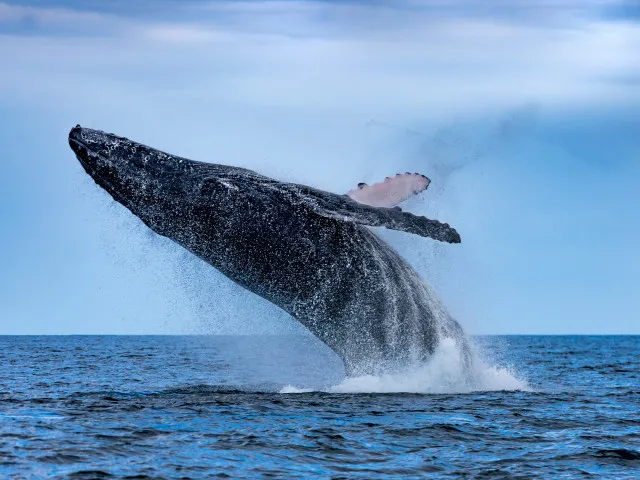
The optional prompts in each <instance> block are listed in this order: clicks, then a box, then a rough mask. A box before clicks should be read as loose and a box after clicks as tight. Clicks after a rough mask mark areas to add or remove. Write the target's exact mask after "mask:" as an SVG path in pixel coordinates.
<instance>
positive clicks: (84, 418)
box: [0, 336, 640, 479]
mask: <svg viewBox="0 0 640 480" xmlns="http://www.w3.org/2000/svg"><path fill="white" fill-rule="evenodd" d="M474 343H475V344H476V350H477V356H478V360H477V362H476V366H475V370H474V372H473V379H472V381H471V383H470V381H469V379H468V376H465V375H464V373H463V372H462V371H461V368H460V366H459V365H457V360H456V359H457V358H458V357H457V356H456V355H455V352H452V351H451V348H450V347H451V346H447V345H446V344H443V346H442V347H441V348H440V349H439V350H438V351H437V352H436V354H435V355H434V358H433V360H432V361H431V362H429V363H428V364H426V365H424V366H422V367H420V368H418V369H416V370H414V371H411V372H404V373H401V374H394V375H387V376H382V377H360V378H351V379H345V378H344V373H343V370H342V365H341V363H340V360H339V359H338V358H337V357H336V356H335V355H334V354H333V353H332V352H331V351H329V350H328V348H326V347H324V346H323V345H322V344H320V343H319V342H318V341H316V340H315V339H314V338H312V337H306V336H4V337H0V478H16V479H22V478H73V479H98V478H363V479H375V478H385V479H387V478H403V479H409V478H424V477H429V478H589V477H593V478H597V477H602V478H640V373H639V372H640V337H638V336H503V337H501V336H485V337H476V338H474Z"/></svg>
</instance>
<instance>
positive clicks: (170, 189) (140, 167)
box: [69, 125, 228, 237]
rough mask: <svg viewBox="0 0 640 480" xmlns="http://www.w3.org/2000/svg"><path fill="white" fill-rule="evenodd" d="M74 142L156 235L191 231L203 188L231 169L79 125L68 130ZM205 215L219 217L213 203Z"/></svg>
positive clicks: (84, 160) (107, 186) (97, 175)
mask: <svg viewBox="0 0 640 480" xmlns="http://www.w3.org/2000/svg"><path fill="white" fill-rule="evenodd" d="M69 146H70V147H71V149H72V150H73V152H74V153H75V154H76V157H77V158H78V160H79V161H80V163H81V165H82V166H83V167H84V169H85V171H86V172H87V173H88V174H89V175H90V176H91V178H93V180H94V181H95V182H96V183H97V184H98V185H99V186H100V187H102V188H103V189H104V190H106V191H107V192H108V193H109V194H110V195H111V196H112V197H113V198H114V199H115V200H116V201H117V202H119V203H121V204H122V205H124V206H125V207H127V208H128V209H129V210H131V212H132V213H134V214H135V215H136V216H138V217H139V218H140V219H141V220H142V221H143V222H144V223H145V224H147V225H148V226H149V227H151V228H152V229H153V230H155V231H156V232H157V233H160V234H161V235H165V236H171V237H176V236H179V234H180V230H181V229H183V230H184V229H187V228H190V229H191V231H192V226H191V225H188V222H189V220H190V219H193V217H194V215H196V216H197V215H201V214H202V211H201V210H202V205H203V202H202V198H201V194H202V192H203V187H205V186H206V185H207V181H208V180H209V179H211V178H216V177H218V176H219V175H220V174H223V173H224V169H225V168H228V167H225V166H222V165H215V164H209V163H203V162H196V161H193V160H188V159H186V158H181V157H177V156H173V155H170V154H167V153H164V152H161V151H159V150H155V149H153V148H150V147H147V146H145V145H142V144H140V143H137V142H133V141H131V140H129V139H127V138H123V137H119V136H116V135H113V134H110V133H106V132H103V131H100V130H93V129H89V128H82V127H80V126H79V125H78V126H76V127H74V128H73V129H72V130H71V131H70V132H69ZM204 213H205V214H206V215H208V216H214V215H215V214H216V211H215V209H214V208H211V206H210V205H209V208H208V210H207V211H205V212H204Z"/></svg>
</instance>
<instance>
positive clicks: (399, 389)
mask: <svg viewBox="0 0 640 480" xmlns="http://www.w3.org/2000/svg"><path fill="white" fill-rule="evenodd" d="M461 358H462V356H461V355H460V351H459V349H458V346H457V344H456V342H455V341H454V340H453V339H449V338H445V339H443V340H442V341H441V342H440V344H439V345H438V347H437V348H436V351H435V352H434V354H433V356H432V358H431V359H430V360H429V361H428V362H426V363H424V364H422V365H420V366H417V367H414V368H411V369H409V370H406V371H404V372H399V373H389V374H383V375H379V376H374V375H363V376H360V377H347V378H345V379H344V380H343V381H342V382H340V383H338V384H337V385H333V386H330V387H328V388H325V389H322V390H321V391H323V392H325V393H435V394H446V393H471V392H478V391H504V390H506V391H509V390H510V391H531V387H530V386H529V384H528V383H527V382H526V381H525V380H522V379H519V378H518V377H517V376H516V375H515V373H514V372H512V371H511V370H510V369H508V368H506V367H496V366H492V365H490V364H489V363H488V362H487V361H486V360H485V359H484V358H483V356H482V354H481V352H480V351H479V350H478V349H477V348H474V352H473V361H472V365H471V371H467V370H466V368H465V366H464V364H463V362H462V361H461ZM312 391H314V390H313V389H308V388H298V387H295V386H292V385H287V386H286V387H284V388H282V389H281V390H280V393H283V394H284V393H309V392H312Z"/></svg>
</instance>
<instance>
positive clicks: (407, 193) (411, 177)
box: [347, 173, 431, 208]
mask: <svg viewBox="0 0 640 480" xmlns="http://www.w3.org/2000/svg"><path fill="white" fill-rule="evenodd" d="M430 183H431V180H429V179H428V178H427V177H425V176H424V175H420V174H419V173H398V174H397V175H396V176H394V177H387V178H385V179H384V181H383V182H380V183H374V184H373V185H367V184H366V183H360V184H358V187H357V188H354V189H353V190H350V191H349V192H347V195H349V197H351V198H352V199H353V200H355V201H356V202H358V203H362V204H365V205H370V206H372V207H386V208H391V207H395V206H396V205H398V204H399V203H400V202H403V201H405V200H406V199H407V198H409V197H412V196H413V195H417V194H418V193H420V192H423V191H424V190H426V189H427V187H428V186H429V184H430Z"/></svg>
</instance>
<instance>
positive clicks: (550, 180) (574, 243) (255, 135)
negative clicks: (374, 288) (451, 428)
mask: <svg viewBox="0 0 640 480" xmlns="http://www.w3.org/2000/svg"><path fill="white" fill-rule="evenodd" d="M578 3H579V6H578ZM481 5H482V6H480V3H478V2H472V1H471V0H457V1H450V2H444V1H436V0H431V1H419V0H399V1H394V2H382V1H376V2H355V1H354V2H312V1H309V2H306V1H264V2H260V1H244V2H225V1H218V2H207V1H199V2H189V1H182V2H177V1H154V2H148V1H141V2H135V3H134V4H133V5H131V2H122V1H100V0H94V1H90V2H86V1H83V2H80V1H46V2H45V1H31V2H8V3H6V2H5V3H2V2H0V59H1V60H2V62H1V65H2V66H1V68H2V70H1V73H0V215H1V217H0V218H2V224H3V232H2V235H1V236H0V266H1V269H0V334H12V333H16V334H21V333H25V334H26V333H34V334H37V333H61V334H62V333H64V334H66V333H258V332H259V333H270V332H273V333H280V332H291V331H300V329H299V328H298V327H297V325H296V324H295V322H293V321H291V320H290V319H288V318H287V317H286V316H285V315H283V314H282V313H280V312H278V310H277V309H275V308H274V307H272V306H270V305H269V304H267V303H266V302H264V301H261V300H260V299H257V298H256V297H254V296H253V295H251V294H249V293H247V292H244V291H242V290H241V289H240V288H239V287H237V286H235V285H233V284H231V283H230V282H228V281H227V280H226V279H225V278H224V277H222V276H221V275H220V274H218V273H217V272H215V271H213V269H211V268H209V267H208V266H206V265H204V264H203V263H202V262H200V261H199V260H197V259H194V258H191V256H190V255H188V254H187V253H185V252H184V251H182V250H181V249H180V248H179V247H177V246H174V245H173V244H171V242H169V241H167V240H165V239H162V238H159V237H157V236H155V235H154V234H152V233H151V232H150V231H148V230H147V229H146V228H145V227H144V226H142V225H141V224H140V222H138V221H137V220H136V219H135V218H134V217H133V216H132V215H130V214H129V213H128V212H127V211H125V210H124V209H123V208H122V207H120V206H119V205H117V204H115V203H114V202H113V201H112V200H111V199H110V198H109V197H108V196H107V195H106V194H105V193H104V192H101V191H100V190H99V188H98V187H97V186H95V185H94V184H93V183H92V181H91V179H89V178H88V177H87V176H86V174H84V172H83V171H82V170H81V168H80V166H79V164H78V163H77V161H75V159H74V156H73V154H72V153H71V151H70V149H69V148H68V146H67V142H66V137H67V133H68V131H69V129H70V128H71V127H72V126H73V125H75V124H76V123H80V124H82V125H83V126H89V127H94V128H99V129H103V130H108V131H112V132H114V133H117V134H120V135H124V136H127V137H129V138H133V139H135V140H138V141H142V142H144V143H148V144H150V145H152V146H155V147H157V148H161V149H164V150H167V151H170V152H172V153H177V154H181V155H184V156H187V157H190V158H194V159H199V160H204V161H212V162H219V163H229V164H237V165H242V166H245V167H248V168H253V169H256V170H258V171H260V172H262V173H265V174H267V175H271V176H274V177H277V178H282V179H286V180H292V181H297V182H301V183H307V184H311V185H314V186H317V187H320V188H324V189H327V190H331V191H335V192H345V191H347V190H349V189H350V188H352V187H353V186H354V185H355V184H357V183H358V182H360V181H366V182H374V181H376V180H378V179H382V178H384V177H385V176H386V175H389V174H392V173H395V172H397V171H407V170H410V171H420V172H423V173H425V174H427V175H429V176H430V177H432V179H433V183H432V185H431V187H430V189H429V191H428V192H427V193H426V194H424V195H422V196H421V197H420V198H417V199H414V200H412V201H411V202H410V203H409V205H408V206H407V208H410V209H411V210H412V211H414V212H416V213H421V214H424V215H427V216H430V217H433V218H439V219H442V220H444V221H447V222H449V223H451V224H452V225H454V226H455V227H456V228H457V229H458V230H459V231H460V233H461V235H462V238H463V243H462V245H459V246H450V245H441V244H437V243H435V242H431V241H429V240H425V239H421V238H417V237H412V236H410V235H405V234H401V233H397V232H387V231H382V232H380V233H381V235H383V236H384V237H385V238H386V239H388V240H389V242H390V243H392V244H393V245H394V246H395V247H396V248H397V249H398V250H399V251H400V252H401V253H402V254H403V255H404V256H406V257H407V259H408V260H409V261H410V262H411V263H412V264H413V265H414V266H415V267H416V268H417V269H418V270H419V271H420V273H421V274H422V275H423V276H424V277H425V278H426V279H427V280H428V281H430V282H431V283H432V284H434V286H435V287H436V290H437V291H438V292H439V294H440V295H441V296H442V297H443V298H444V300H445V303H446V304H447V306H448V308H449V309H450V310H451V311H452V312H453V314H454V315H455V316H456V317H457V318H458V319H459V320H460V322H461V323H462V324H463V325H464V326H465V328H466V329H467V330H468V331H470V332H471V333H640V317H639V315H638V311H640V295H639V294H638V293H637V284H638V283H637V282H638V280H637V279H638V278H640V253H638V251H637V240H638V238H639V235H640V220H639V215H638V213H637V207H638V205H639V200H640V193H639V192H640V189H639V188H638V183H639V181H640V113H639V111H640V110H639V109H638V107H640V56H638V54H637V52H638V51H640V7H638V4H637V2H632V1H630V2H624V1H616V0H587V1H583V2H573V1H568V0H537V1H533V0H521V1H519V2H506V1H502V0H495V1H488V2H482V4H481Z"/></svg>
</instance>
